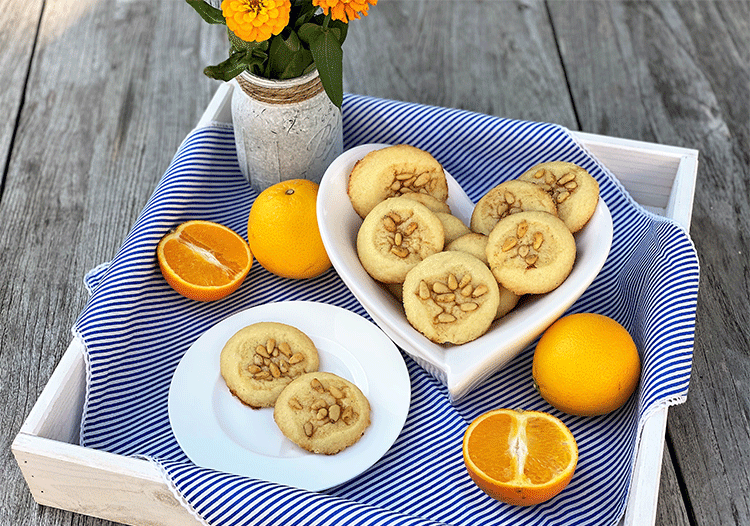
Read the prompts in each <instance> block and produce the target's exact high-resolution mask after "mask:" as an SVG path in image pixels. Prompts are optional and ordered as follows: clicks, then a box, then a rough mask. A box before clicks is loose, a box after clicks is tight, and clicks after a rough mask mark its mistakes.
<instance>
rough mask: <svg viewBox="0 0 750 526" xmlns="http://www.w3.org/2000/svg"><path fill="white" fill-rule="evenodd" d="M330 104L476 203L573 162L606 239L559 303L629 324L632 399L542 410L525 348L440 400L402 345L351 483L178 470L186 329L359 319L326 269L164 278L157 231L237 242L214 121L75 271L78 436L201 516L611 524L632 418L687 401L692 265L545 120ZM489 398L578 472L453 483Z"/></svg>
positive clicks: (361, 130)
mask: <svg viewBox="0 0 750 526" xmlns="http://www.w3.org/2000/svg"><path fill="white" fill-rule="evenodd" d="M343 110H344V140H345V147H347V148H349V147H353V146H356V145H358V144H362V143H371V142H378V143H392V144H395V143H409V144H412V145H414V146H417V147H420V148H423V149H425V150H428V151H430V152H431V153H432V154H433V155H434V156H435V157H436V158H437V159H438V160H439V161H440V162H441V163H442V164H443V165H444V166H445V168H446V169H447V170H448V171H449V172H450V173H451V174H452V175H453V176H454V177H455V178H456V180H457V181H458V182H459V184H461V186H462V187H463V188H464V189H465V191H466V193H467V194H468V195H469V197H470V198H471V199H472V200H474V201H475V202H476V201H477V200H478V199H479V198H480V197H481V196H482V195H483V194H484V193H485V192H487V191H488V190H489V189H490V188H492V187H493V186H495V185H497V184H498V183H500V182H502V181H503V180H506V179H511V178H514V177H516V176H518V175H519V174H520V173H521V172H523V171H524V170H526V169H527V168H528V167H530V166H531V165H533V164H536V163H538V162H542V161H546V160H565V161H570V162H574V163H577V164H579V165H581V166H583V167H584V168H586V169H587V170H588V171H589V172H590V173H591V174H592V175H593V176H594V177H595V178H596V179H597V180H598V181H599V184H600V188H601V196H602V199H604V200H605V202H606V204H607V206H608V207H609V210H610V212H611V214H612V217H613V222H614V238H613V243H612V250H611V252H610V255H609V258H608V260H607V262H606V263H605V266H604V268H603V269H602V271H601V273H600V275H599V276H598V277H597V278H596V280H595V281H594V282H593V284H592V285H591V286H590V287H589V289H588V290H587V291H586V292H585V293H584V295H583V296H582V297H581V298H580V299H579V300H578V301H577V302H576V303H575V304H574V305H573V306H572V307H571V309H569V312H571V313H572V312H599V313H601V314H605V315H607V316H611V317H613V318H615V319H616V320H618V321H619V322H620V323H621V324H623V325H624V326H625V327H626V328H627V329H628V330H629V331H630V333H631V334H632V335H633V337H634V339H635V342H636V344H637V346H638V348H639V350H640V351H641V353H642V360H643V375H642V381H641V384H640V387H639V392H638V396H636V397H632V398H631V400H630V402H629V403H628V404H627V405H626V406H625V407H623V408H621V409H620V410H617V411H615V412H614V413H611V414H609V415H606V416H602V417H596V418H582V417H572V416H568V415H564V414H562V413H559V412H558V411H556V410H554V409H553V408H551V407H550V406H549V405H547V404H546V402H544V400H542V399H541V398H540V397H539V396H538V395H537V393H536V392H535V391H534V389H533V387H532V385H531V382H530V381H529V378H530V376H531V373H530V371H531V359H532V356H533V345H532V346H530V347H529V348H528V349H526V350H525V351H523V352H522V353H521V354H520V355H519V356H518V357H517V358H515V359H514V360H513V361H512V362H511V363H509V364H508V365H507V366H506V367H505V368H504V369H502V370H501V371H499V372H498V373H496V374H495V375H494V376H492V377H491V378H490V379H488V380H487V381H486V382H485V383H484V384H483V385H481V386H480V387H479V388H477V389H476V390H475V391H473V392H472V393H471V394H469V395H467V396H466V397H464V398H463V399H461V400H460V401H459V402H457V403H453V404H452V403H451V402H450V399H449V396H448V393H447V391H446V389H445V387H444V386H443V385H441V384H440V383H439V382H438V381H436V380H435V378H433V377H432V376H431V375H430V374H429V373H427V372H426V371H424V370H423V369H422V368H420V367H419V366H418V365H416V363H415V362H414V361H412V360H411V359H410V358H409V357H408V356H407V355H406V354H404V355H403V356H404V360H405V362H406V365H407V368H408V371H409V375H410V379H411V385H412V399H411V407H410V411H409V414H408V417H407V420H406V424H405V426H404V428H403V430H402V432H401V434H400V435H399V437H398V438H397V440H396V442H395V443H394V444H393V446H392V447H391V448H390V450H389V451H388V452H387V453H386V454H385V456H384V457H383V458H381V459H380V461H378V462H377V463H376V464H375V465H374V466H372V467H371V468H370V469H368V470H367V471H365V472H364V473H362V474H360V475H358V476H357V477H356V478H354V479H352V480H351V481H349V482H347V483H344V484H342V485H340V486H338V487H336V488H333V489H329V490H326V491H323V492H308V491H303V490H300V489H296V488H290V487H285V486H282V485H279V484H275V483H270V482H267V481H264V480H257V479H252V478H246V477H241V476H237V475H231V474H227V473H222V472H217V471H213V470H210V469H205V468H201V467H197V466H195V465H194V464H193V463H192V462H190V460H189V459H188V458H187V456H186V455H185V453H184V452H183V451H182V450H181V449H180V447H179V445H178V444H177V441H176V439H175V437H174V435H173V433H172V429H171V427H170V423H169V415H168V411H167V396H168V391H169V386H170V381H171V378H172V374H173V373H174V370H175V368H176V367H177V365H178V363H179V362H180V359H181V357H182V356H183V354H184V353H185V352H186V351H187V349H188V348H189V347H190V346H191V344H192V343H193V342H194V341H195V340H196V339H197V338H198V337H199V336H200V335H201V334H202V333H203V332H205V331H206V330H207V329H208V328H210V327H212V326H213V325H215V324H216V323H218V322H220V321H221V320H223V319H225V318H226V317H228V316H230V315H232V314H234V313H236V312H239V311H241V310H243V309H247V308H249V307H253V306H257V305H262V304H265V303H269V302H277V301H285V300H312V301H317V302H323V303H328V304H332V305H337V306H340V307H343V308H345V309H349V310H351V311H353V312H355V313H357V314H359V315H361V316H363V317H365V318H367V319H369V318H368V315H367V314H366V312H365V310H364V309H363V308H362V306H361V305H360V304H359V303H358V302H357V300H356V299H355V298H354V297H353V296H352V294H351V293H350V292H349V290H348V289H347V288H346V286H345V285H344V284H343V282H342V281H341V279H340V278H339V277H338V275H337V274H336V272H335V270H333V269H330V270H329V271H327V272H326V273H324V274H323V275H322V276H319V277H318V278H315V279H312V280H304V281H294V280H287V279H283V278H278V277H276V276H273V275H271V274H269V273H268V272H266V271H265V270H264V269H263V268H261V267H260V265H257V264H256V265H254V266H253V269H252V271H251V274H250V275H249V277H248V279H247V280H246V281H245V284H244V285H243V286H242V287H241V288H240V289H239V291H237V292H236V293H234V294H232V295H231V296H229V297H228V298H225V299H224V300H221V301H218V302H213V303H207V304H203V303H198V302H193V301H191V300H187V299H185V298H182V297H180V296H179V295H177V294H176V293H175V292H173V291H172V290H171V289H170V288H169V286H168V285H167V284H166V283H165V281H164V280H163V279H162V277H161V274H160V272H159V269H158V265H157V263H156V260H155V255H154V254H155V247H156V244H157V242H158V240H159V238H160V237H161V236H162V235H163V234H164V233H165V232H166V231H167V230H168V229H169V228H171V227H172V226H174V225H176V224H178V223H180V222H182V221H186V220H188V219H205V220H210V221H217V222H220V223H222V224H224V225H226V226H228V227H230V228H232V229H234V230H235V231H237V232H238V233H240V234H241V235H246V229H247V225H246V222H247V216H248V213H249V210H250V206H251V204H252V202H253V199H254V198H255V196H256V194H255V193H254V192H253V190H251V189H250V187H249V185H248V184H247V183H246V182H245V181H244V179H243V177H242V175H241V173H240V170H239V167H238V165H237V159H236V155H235V151H234V148H235V147H234V139H233V135H232V130H231V128H230V127H228V126H226V125H221V124H216V125H211V126H208V127H205V128H200V129H197V130H195V131H194V132H193V133H191V134H190V135H189V136H188V137H187V138H186V139H185V141H184V142H183V144H182V146H181V147H180V149H179V151H178V152H177V154H176V155H175V157H174V160H173V162H172V163H171V165H170V166H169V168H168V170H167V171H166V173H165V174H164V176H163V177H162V179H161V181H160V183H159V185H158V186H157V188H156V190H155V191H154V193H153V195H152V197H151V199H150V200H149V201H148V203H147V204H146V206H145V208H144V210H143V211H142V213H141V215H140V216H139V218H138V220H137V221H136V223H135V225H134V226H133V229H132V231H131V232H130V234H129V235H128V237H127V238H126V239H125V241H124V242H123V245H122V247H121V248H120V250H119V251H118V253H117V254H116V256H115V257H114V259H113V260H112V261H111V262H110V263H109V264H106V265H102V266H100V267H97V268H96V269H94V270H93V271H91V272H90V273H89V274H88V275H87V277H86V285H87V287H89V289H90V291H91V297H90V300H89V302H88V303H87V305H86V307H85V309H84V310H83V312H82V313H81V315H80V317H79V319H78V320H77V322H76V325H75V327H74V329H73V330H74V334H75V335H76V337H78V338H80V339H81V340H82V342H83V343H84V345H85V347H86V357H87V362H88V390H87V396H86V403H85V409H84V415H83V420H82V424H81V444H82V445H85V446H87V447H91V448H96V449H101V450H105V451H109V452H112V453H115V454H120V455H129V456H138V457H145V458H148V459H150V460H151V461H153V462H155V463H156V464H158V465H159V466H160V468H161V469H162V470H163V473H164V476H165V477H166V479H167V481H168V483H169V484H170V485H171V487H173V489H174V491H175V493H176V495H177V496H178V498H179V499H180V500H181V501H182V502H183V503H184V504H185V506H187V507H188V509H189V510H190V511H191V512H192V513H193V514H194V515H195V516H196V517H197V518H198V520H199V521H201V522H203V523H206V524H212V525H221V526H230V525H231V526H235V525H237V526H239V525H260V524H263V525H271V526H275V525H291V524H294V525H323V524H331V525H334V524H335V525H339V524H350V525H374V524H377V525H428V524H451V525H470V524H471V525H477V524H492V525H499V524H527V525H549V524H555V525H561V524H571V525H572V524H576V525H578V524H597V525H601V524H616V523H617V522H618V520H619V519H620V518H621V516H622V514H623V512H624V509H625V505H626V501H627V496H628V489H629V485H630V481H631V476H632V472H633V463H634V458H635V450H636V447H637V444H638V441H639V429H640V426H641V425H642V423H643V421H644V419H645V418H646V417H647V416H648V415H649V413H650V412H652V411H654V410H655V409H657V408H660V407H664V406H665V405H671V404H676V403H680V402H682V401H684V399H685V397H686V395H687V390H688V383H689V379H690V370H691V364H692V349H693V337H694V329H695V308H696V298H697V290H698V272H699V271H698V260H697V256H696V253H695V250H694V247H693V245H692V243H691V241H690V239H689V237H688V236H687V234H686V233H685V232H684V231H683V230H682V229H681V228H680V227H679V226H678V225H676V224H675V223H673V222H672V221H670V220H667V219H664V218H660V217H657V216H654V215H652V214H650V213H648V212H646V211H645V210H644V209H642V208H641V207H640V206H639V205H637V204H635V203H634V201H633V200H632V199H631V198H630V197H629V196H628V195H627V193H626V192H625V190H624V189H623V188H622V186H621V185H620V184H619V183H618V181H617V180H616V179H615V178H614V177H613V176H612V174H610V173H609V172H608V171H607V170H606V169H605V168H604V167H603V166H602V165H601V164H600V163H598V162H597V160H596V159H594V158H593V157H592V156H591V155H590V154H589V153H588V152H587V151H586V150H585V149H584V148H583V147H582V146H581V145H580V144H578V143H577V141H576V140H575V139H574V138H573V137H572V136H571V134H570V133H568V132H567V131H566V130H565V129H564V128H561V127H559V126H555V125H551V124H543V123H531V122H521V121H514V120H508V119H500V118H496V117H491V116H487V115H481V114H476V113H470V112H466V111H460V110H454V109H446V108H437V107H430V106H423V105H417V104H412V103H404V102H395V101H388V100H382V99H376V98H368V97H363V96H355V95H347V96H346V98H345V101H344V108H343ZM498 407H514V408H515V407H521V408H525V409H530V410H543V411H550V412H552V413H553V414H556V415H557V416H559V417H561V418H562V420H563V421H564V422H565V423H566V424H567V425H568V427H569V428H570V429H571V431H572V432H573V434H574V435H575V437H576V440H577V442H578V446H579V453H580V460H579V464H578V468H577V470H576V474H575V476H574V477H573V480H572V482H571V483H570V485H569V486H568V487H567V488H566V490H565V491H563V492H562V493H561V494H560V495H558V496H557V497H555V498H554V499H552V500H550V501H548V502H546V503H544V504H541V505H538V506H533V507H528V508H519V507H511V506H508V505H505V504H502V503H499V502H496V501H494V500H492V499H490V498H489V497H487V496H486V495H485V494H484V493H482V492H481V491H480V490H479V489H478V488H477V487H476V486H475V485H474V484H473V483H472V482H471V480H470V479H469V477H468V475H467V473H466V470H465V469H464V466H463V459H462V455H461V439H462V435H463V432H464V430H465V429H466V427H467V425H468V423H469V422H470V421H471V420H472V419H473V418H475V417H476V416H478V415H479V414H481V413H483V412H485V411H488V410H490V409H494V408H498ZM310 476H315V475H314V474H310Z"/></svg>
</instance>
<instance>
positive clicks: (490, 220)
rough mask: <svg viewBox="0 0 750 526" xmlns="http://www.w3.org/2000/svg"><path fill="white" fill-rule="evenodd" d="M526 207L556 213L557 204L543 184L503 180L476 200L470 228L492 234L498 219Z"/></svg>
mask: <svg viewBox="0 0 750 526" xmlns="http://www.w3.org/2000/svg"><path fill="white" fill-rule="evenodd" d="M525 210H538V211H540V212H547V213H549V214H552V215H553V216H556V215H557V205H556V204H555V201H554V200H553V199H552V196H551V195H550V194H548V193H547V192H546V191H545V190H544V189H543V188H542V187H541V186H539V185H536V184H534V183H532V182H529V181H519V180H518V179H513V180H510V181H505V182H504V183H500V184H499V185H497V186H496V187H494V188H492V189H491V190H490V191H489V192H487V193H486V194H484V195H483V196H482V198H481V199H480V200H479V201H477V204H476V205H475V206H474V210H473V211H472V213H471V230H472V231H473V232H477V233H479V234H485V235H489V233H490V232H492V229H493V228H494V227H495V225H496V224H497V222H498V221H500V220H501V219H502V218H504V217H506V216H509V215H511V214H517V213H518V212H523V211H525Z"/></svg>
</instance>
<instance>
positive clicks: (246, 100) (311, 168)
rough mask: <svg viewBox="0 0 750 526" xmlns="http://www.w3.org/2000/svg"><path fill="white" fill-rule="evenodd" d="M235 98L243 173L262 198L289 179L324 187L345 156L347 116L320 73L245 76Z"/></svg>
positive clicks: (236, 133) (234, 121)
mask: <svg viewBox="0 0 750 526" xmlns="http://www.w3.org/2000/svg"><path fill="white" fill-rule="evenodd" d="M236 81H237V86H235V89H234V92H233V94H232V122H233V126H234V137H235V142H236V145H237V158H238V161H239V164H240V169H241V170H242V173H243V174H244V176H245V178H246V179H247V180H248V182H249V183H250V185H251V186H252V187H253V188H254V189H255V190H256V191H258V192H262V191H263V190H265V189H266V188H268V187H269V186H271V185H273V184H276V183H278V182H280V181H284V180H287V179H310V180H311V181H315V182H316V183H319V182H320V179H321V178H322V177H323V173H324V172H325V170H326V168H328V165H329V164H331V162H332V161H333V160H334V159H335V158H336V157H337V156H338V155H340V154H341V152H342V151H343V132H342V122H341V110H340V109H339V108H337V107H336V106H335V105H334V104H333V103H332V102H331V100H330V99H329V98H328V95H326V93H325V91H324V90H323V85H322V84H321V82H320V77H319V76H318V72H317V70H316V71H313V72H311V73H308V74H307V75H303V76H301V77H297V78H295V79H290V80H270V79H265V78H262V77H258V76H256V75H253V74H251V73H247V72H243V73H241V74H240V75H238V76H237V77H236Z"/></svg>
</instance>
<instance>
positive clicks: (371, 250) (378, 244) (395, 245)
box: [357, 197, 445, 283]
mask: <svg viewBox="0 0 750 526" xmlns="http://www.w3.org/2000/svg"><path fill="white" fill-rule="evenodd" d="M444 244H445V234H444V231H443V223H442V222H441V221H440V219H438V218H437V216H436V215H435V214H434V213H433V212H431V211H430V210H429V209H428V208H427V207H426V206H424V205H423V204H420V203H418V202H416V201H413V200H410V199H403V198H400V197H392V198H390V199H387V200H385V201H382V202H381V203H378V204H377V205H376V206H375V208H373V209H372V211H371V212H370V213H369V214H367V217H365V220H364V221H363V222H362V226H360V228H359V232H357V255H358V256H359V260H360V261H361V262H362V266H363V267H364V269H365V270H366V271H367V273H368V274H369V275H370V276H372V277H373V278H374V279H376V280H378V281H382V282H383V283H402V282H403V281H404V278H405V277H406V273H407V272H409V270H411V269H412V268H413V267H414V266H415V265H416V264H417V263H419V262H420V261H422V260H423V259H424V258H426V257H427V256H429V255H431V254H434V253H436V252H440V251H441V250H443V246H444Z"/></svg>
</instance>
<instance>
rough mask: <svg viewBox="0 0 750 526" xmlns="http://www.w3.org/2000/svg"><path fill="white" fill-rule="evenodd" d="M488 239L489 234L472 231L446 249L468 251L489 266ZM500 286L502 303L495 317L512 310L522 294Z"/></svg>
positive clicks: (500, 316)
mask: <svg viewBox="0 0 750 526" xmlns="http://www.w3.org/2000/svg"><path fill="white" fill-rule="evenodd" d="M487 239H488V238H487V236H485V235H484V234H477V233H476V232H471V233H470V234H466V235H463V236H461V237H459V238H458V239H456V240H455V241H453V242H452V243H451V244H449V245H448V246H447V247H446V248H445V250H455V251H459V252H468V253H469V254H471V255H472V256H474V257H476V258H477V259H479V260H481V261H482V263H484V264H485V265H488V266H489V263H488V262H487ZM498 288H499V290H500V303H499V305H498V306H497V314H495V319H498V318H502V317H503V316H505V315H506V314H508V313H509V312H510V311H512V310H513V309H514V308H515V307H516V305H518V301H519V300H520V299H521V296H519V295H518V294H516V293H514V292H511V291H509V290H508V289H506V288H505V287H503V286H502V285H499V286H498Z"/></svg>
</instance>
